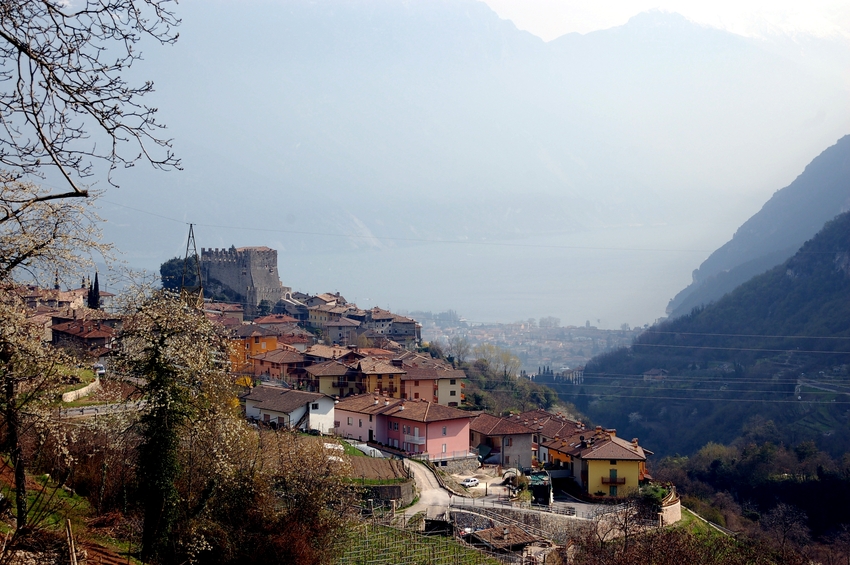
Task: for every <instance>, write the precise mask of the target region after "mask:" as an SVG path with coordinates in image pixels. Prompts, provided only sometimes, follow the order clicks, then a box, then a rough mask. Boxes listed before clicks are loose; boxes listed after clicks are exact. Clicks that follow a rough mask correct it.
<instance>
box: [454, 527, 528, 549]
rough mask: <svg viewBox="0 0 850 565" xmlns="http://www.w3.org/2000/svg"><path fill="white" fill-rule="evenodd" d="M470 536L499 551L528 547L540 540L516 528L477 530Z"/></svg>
mask: <svg viewBox="0 0 850 565" xmlns="http://www.w3.org/2000/svg"><path fill="white" fill-rule="evenodd" d="M506 532H507V533H506ZM470 536H471V537H473V538H476V539H478V540H479V541H481V542H482V543H484V544H486V545H489V546H490V547H492V548H493V549H500V550H507V549H511V548H515V547H522V546H526V545H530V544H532V543H534V542H535V541H537V540H538V539H540V538H537V537H535V536H533V535H531V534H528V533H526V532H525V531H524V530H522V529H521V528H519V527H517V526H497V527H495V528H488V529H486V530H478V531H477V532H473V533H472V534H470Z"/></svg>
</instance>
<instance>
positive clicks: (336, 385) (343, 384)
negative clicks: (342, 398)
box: [331, 381, 353, 388]
mask: <svg viewBox="0 0 850 565" xmlns="http://www.w3.org/2000/svg"><path fill="white" fill-rule="evenodd" d="M350 384H353V383H349V382H348V381H334V382H332V383H331V386H332V387H333V388H348V387H349V385H350Z"/></svg>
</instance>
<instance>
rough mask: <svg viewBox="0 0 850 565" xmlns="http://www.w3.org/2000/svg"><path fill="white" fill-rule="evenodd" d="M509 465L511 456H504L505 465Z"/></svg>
mask: <svg viewBox="0 0 850 565" xmlns="http://www.w3.org/2000/svg"><path fill="white" fill-rule="evenodd" d="M510 464H511V456H510V455H505V465H510Z"/></svg>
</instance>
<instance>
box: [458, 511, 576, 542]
mask: <svg viewBox="0 0 850 565" xmlns="http://www.w3.org/2000/svg"><path fill="white" fill-rule="evenodd" d="M451 511H452V512H472V513H480V514H483V515H485V516H487V517H489V518H491V519H493V520H496V521H498V520H499V518H500V517H502V518H505V519H506V522H507V523H515V522H518V523H520V524H525V525H526V526H529V527H531V528H533V529H535V530H539V531H542V532H546V534H547V536H548V537H549V539H553V540H555V541H557V542H558V543H565V542H566V540H568V539H570V537H573V536H575V535H577V532H578V530H579V528H581V527H582V526H585V525H587V524H588V523H589V522H588V521H587V520H582V519H581V518H575V517H571V516H564V515H563V514H554V513H549V512H535V511H529V510H522V509H519V508H500V507H478V508H476V507H474V506H473V507H468V506H452V508H451Z"/></svg>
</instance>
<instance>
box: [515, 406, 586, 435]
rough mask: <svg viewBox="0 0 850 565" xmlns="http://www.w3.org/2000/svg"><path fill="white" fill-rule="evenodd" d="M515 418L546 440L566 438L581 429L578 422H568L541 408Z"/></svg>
mask: <svg viewBox="0 0 850 565" xmlns="http://www.w3.org/2000/svg"><path fill="white" fill-rule="evenodd" d="M515 418H516V419H517V420H519V421H520V422H522V423H523V424H525V425H527V426H529V427H530V428H532V429H534V430H536V431H537V432H538V433H539V434H540V435H542V436H543V437H546V438H554V437H555V436H560V437H568V436H570V435H571V434H572V433H573V432H574V431H576V430H580V429H581V423H580V422H576V421H575V420H570V419H569V418H567V417H565V416H562V415H560V414H552V413H551V412H547V411H545V410H543V409H541V408H538V409H537V410H530V411H528V412H523V413H522V414H519V415H518V416H515Z"/></svg>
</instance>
